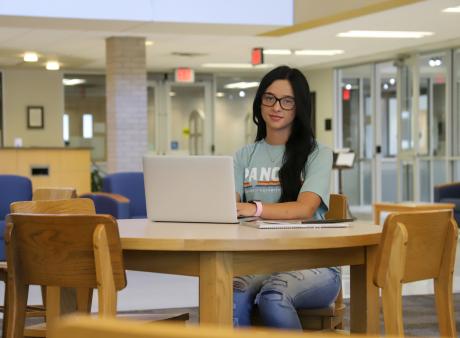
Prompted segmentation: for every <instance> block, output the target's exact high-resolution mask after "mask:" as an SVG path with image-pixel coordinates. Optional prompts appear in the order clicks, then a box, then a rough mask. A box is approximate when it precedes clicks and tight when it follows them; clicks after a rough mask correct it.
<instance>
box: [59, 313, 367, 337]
mask: <svg viewBox="0 0 460 338" xmlns="http://www.w3.org/2000/svg"><path fill="white" fill-rule="evenodd" d="M81 337H86V338H254V337H264V338H308V337H322V338H331V337H337V334H334V333H326V332H321V333H320V334H318V333H305V332H297V331H287V330H273V329H267V328H254V327H251V328H246V329H238V330H234V329H233V328H230V327H217V326H211V325H209V326H205V325H200V326H184V325H178V324H174V323H166V322H163V323H158V322H157V323H147V324H145V323H135V322H133V321H126V320H117V319H105V318H104V319H100V318H90V317H88V316H70V317H68V318H65V319H63V320H62V321H60V322H59V323H58V325H56V326H55V328H54V329H53V330H52V331H51V335H50V338H81ZM360 337H362V338H365V337H368V336H365V335H362V336H360Z"/></svg>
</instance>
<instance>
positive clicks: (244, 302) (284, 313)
mask: <svg viewBox="0 0 460 338" xmlns="http://www.w3.org/2000/svg"><path fill="white" fill-rule="evenodd" d="M340 287H341V276H340V271H338V270H337V269H336V268H321V269H309V270H301V271H291V272H279V273H274V274H272V275H246V276H241V277H235V278H234V279H233V325H234V326H236V327H237V326H250V325H251V312H252V308H253V306H254V304H257V305H258V307H259V312H260V316H261V319H262V322H263V323H264V324H265V325H266V326H271V327H277V328H285V329H298V330H301V329H302V326H301V323H300V320H299V317H298V315H297V312H296V309H298V308H306V309H313V308H322V307H327V306H329V305H330V304H332V303H333V302H334V301H335V299H336V297H337V295H338V294H339V290H340Z"/></svg>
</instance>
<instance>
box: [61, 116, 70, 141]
mask: <svg viewBox="0 0 460 338" xmlns="http://www.w3.org/2000/svg"><path fill="white" fill-rule="evenodd" d="M69 122H70V119H69V114H64V116H62V138H63V139H64V142H69V128H70V127H69V126H70V125H69Z"/></svg>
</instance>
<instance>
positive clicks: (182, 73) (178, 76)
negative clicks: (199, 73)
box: [174, 67, 195, 83]
mask: <svg viewBox="0 0 460 338" xmlns="http://www.w3.org/2000/svg"><path fill="white" fill-rule="evenodd" d="M174 78H175V81H176V82H185V83H191V82H195V71H194V70H193V69H191V68H187V67H180V68H177V69H176V72H175V75H174Z"/></svg>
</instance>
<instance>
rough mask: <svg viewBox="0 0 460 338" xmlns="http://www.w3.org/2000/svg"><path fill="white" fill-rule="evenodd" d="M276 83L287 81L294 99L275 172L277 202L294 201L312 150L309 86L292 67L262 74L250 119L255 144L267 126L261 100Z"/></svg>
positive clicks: (312, 137)
mask: <svg viewBox="0 0 460 338" xmlns="http://www.w3.org/2000/svg"><path fill="white" fill-rule="evenodd" d="M276 80H288V81H289V83H290V84H291V86H292V90H293V92H294V97H295V117H294V121H293V124H292V129H291V135H289V139H288V141H287V143H286V148H285V151H284V155H283V164H282V166H281V169H280V171H279V179H280V184H281V197H280V200H279V201H280V202H289V201H296V200H297V197H298V195H299V191H300V188H301V186H302V177H301V175H302V174H305V173H303V170H304V167H305V163H307V160H308V156H309V155H310V153H311V152H312V151H313V150H314V149H315V147H316V139H315V136H314V134H313V129H312V126H311V98H310V87H309V85H308V82H307V79H306V78H305V76H304V75H303V74H302V73H301V72H300V71H299V70H298V69H295V68H290V67H288V66H280V67H277V68H275V69H273V70H272V71H270V72H269V73H268V74H266V75H265V76H264V77H263V79H262V81H261V82H260V85H259V88H258V89H257V93H256V96H255V98H254V103H253V106H252V119H253V120H254V123H255V124H256V125H257V136H256V142H257V141H260V140H262V139H264V138H265V137H266V136H267V125H266V124H265V121H264V119H263V118H262V111H261V107H260V106H261V100H262V95H263V94H264V93H265V91H266V90H267V88H268V87H269V86H270V85H271V84H272V83H273V82H274V81H276Z"/></svg>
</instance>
